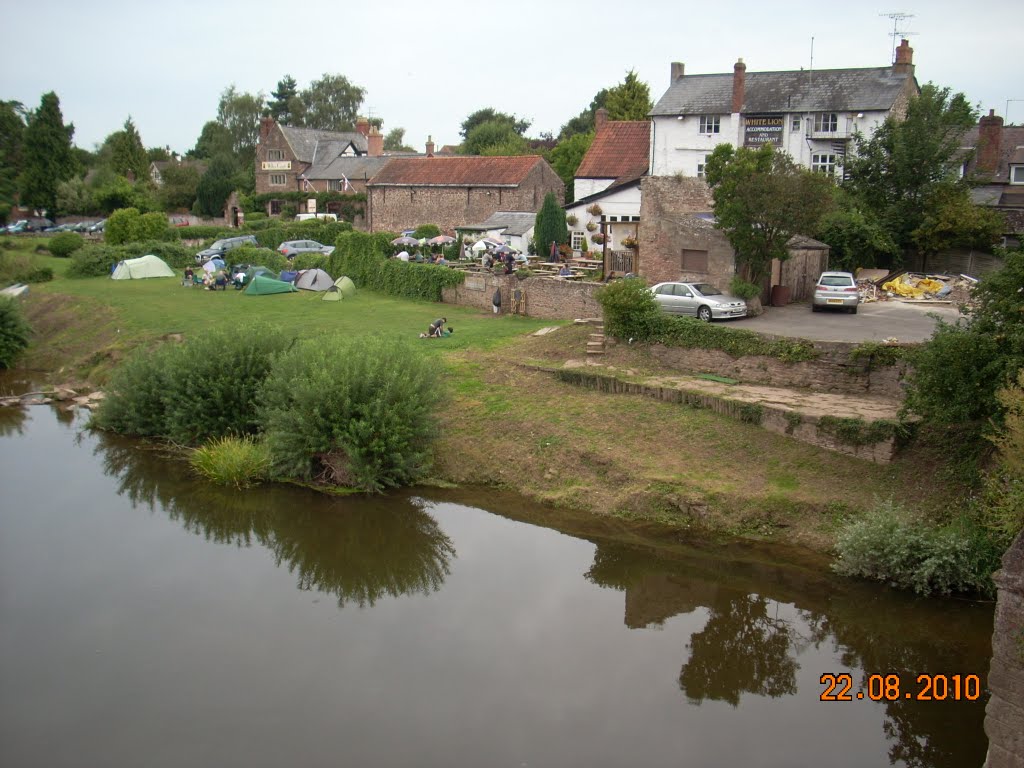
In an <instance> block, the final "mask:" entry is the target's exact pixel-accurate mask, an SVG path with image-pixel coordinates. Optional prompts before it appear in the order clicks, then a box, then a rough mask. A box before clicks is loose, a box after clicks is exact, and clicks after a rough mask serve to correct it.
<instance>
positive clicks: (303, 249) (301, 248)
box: [277, 240, 334, 259]
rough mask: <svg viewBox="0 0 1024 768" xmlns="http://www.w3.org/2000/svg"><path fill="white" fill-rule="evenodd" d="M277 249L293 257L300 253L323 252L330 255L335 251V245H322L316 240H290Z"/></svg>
mask: <svg viewBox="0 0 1024 768" xmlns="http://www.w3.org/2000/svg"><path fill="white" fill-rule="evenodd" d="M277 250H278V251H279V252H280V253H281V254H282V255H284V256H287V257H288V258H289V259H291V258H294V257H295V256H297V255H298V254H300V253H323V254H326V255H328V256H330V255H331V254H332V253H334V246H333V245H321V244H320V243H318V242H317V241H316V240H288V241H287V242H284V243H281V244H280V245H279V246H278V247H277Z"/></svg>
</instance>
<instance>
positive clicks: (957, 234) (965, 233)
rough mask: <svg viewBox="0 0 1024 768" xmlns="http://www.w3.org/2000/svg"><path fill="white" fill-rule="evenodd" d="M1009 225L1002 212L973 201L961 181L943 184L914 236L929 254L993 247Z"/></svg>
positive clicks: (926, 253) (917, 246)
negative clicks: (949, 249)
mask: <svg viewBox="0 0 1024 768" xmlns="http://www.w3.org/2000/svg"><path fill="white" fill-rule="evenodd" d="M1005 229H1006V222H1005V221H1004V219H1003V216H1002V214H1001V213H998V212H996V211H993V210H992V209H991V208H983V207H981V206H979V205H975V204H974V203H972V202H971V199H970V197H969V196H968V194H967V190H966V189H965V188H964V187H963V185H961V184H949V185H943V186H941V187H939V188H938V189H936V190H935V192H934V193H933V194H932V197H931V199H930V200H929V204H928V206H927V208H926V210H925V213H924V216H923V218H922V219H921V222H920V224H918V226H917V228H916V229H915V230H914V231H913V232H911V233H910V234H911V238H912V239H913V242H914V245H915V247H916V248H917V251H918V253H921V254H924V255H925V256H928V255H931V254H936V253H939V252H941V251H944V250H946V249H948V248H978V249H982V250H986V251H988V250H991V249H992V247H993V245H994V244H995V243H998V242H999V239H1000V235H1001V234H1002V233H1003V231H1004V230H1005Z"/></svg>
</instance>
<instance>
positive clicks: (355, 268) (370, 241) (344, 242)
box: [327, 232, 466, 301]
mask: <svg viewBox="0 0 1024 768" xmlns="http://www.w3.org/2000/svg"><path fill="white" fill-rule="evenodd" d="M393 239H394V236H393V235H389V234H388V233H381V232H378V233H375V234H373V235H368V234H366V233H364V232H348V233H346V234H343V235H341V236H340V237H339V238H338V239H337V241H336V245H335V251H334V254H333V255H332V256H331V259H330V267H329V268H328V269H327V272H328V273H329V274H330V275H331V276H332V277H340V276H341V275H347V276H348V277H350V278H351V279H352V281H353V282H354V283H355V284H356V285H357V286H359V287H360V288H369V289H370V290H374V291H379V292H381V293H386V294H388V295H389V296H401V297H403V298H407V299H426V300H428V301H441V292H442V290H443V289H444V288H446V287H448V286H454V285H461V284H462V281H463V280H465V278H466V273H465V272H460V271H457V270H453V269H449V268H448V267H442V266H438V265H436V264H416V263H414V262H405V261H398V260H397V259H391V258H389V256H390V255H391V251H392V246H391V240H393Z"/></svg>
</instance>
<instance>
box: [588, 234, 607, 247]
mask: <svg viewBox="0 0 1024 768" xmlns="http://www.w3.org/2000/svg"><path fill="white" fill-rule="evenodd" d="M590 242H592V243H593V244H594V245H604V235H603V234H602V233H600V232H598V233H596V234H593V235H591V236H590Z"/></svg>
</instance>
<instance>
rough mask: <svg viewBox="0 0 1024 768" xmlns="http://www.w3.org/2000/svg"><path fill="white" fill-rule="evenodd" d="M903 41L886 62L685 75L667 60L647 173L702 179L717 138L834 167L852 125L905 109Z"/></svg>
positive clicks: (912, 85) (912, 91) (909, 83)
mask: <svg viewBox="0 0 1024 768" xmlns="http://www.w3.org/2000/svg"><path fill="white" fill-rule="evenodd" d="M913 54H914V49H913V48H911V47H910V45H909V43H908V42H907V41H906V40H903V41H901V43H900V45H899V47H898V48H897V49H896V57H895V63H893V64H892V65H891V66H887V67H871V68H862V69H822V70H814V69H807V70H803V69H801V70H798V71H785V72H747V66H746V64H744V63H743V60H742V59H740V60H739V61H737V62H736V64H735V66H734V67H733V71H732V73H731V74H728V73H725V74H708V75H687V74H685V71H684V66H683V64H681V63H679V62H674V63H673V64H672V66H671V80H670V85H669V88H668V90H667V91H665V94H664V95H663V96H662V97H661V99H659V101H658V103H657V104H655V106H654V109H653V110H651V118H652V121H651V123H652V127H651V134H652V138H651V157H650V173H651V175H652V176H670V175H673V174H676V173H681V174H683V175H684V176H695V177H697V178H703V176H704V165H705V163H706V161H707V158H708V156H709V155H710V154H711V152H712V151H713V150H714V148H715V147H716V146H717V145H719V144H731V145H732V146H734V147H759V146H761V145H764V144H770V145H772V146H773V147H776V148H778V149H781V150H784V151H785V152H787V153H789V155H790V156H791V157H792V158H793V160H794V161H795V162H796V163H798V164H799V165H801V166H803V167H805V168H810V169H811V170H815V171H821V172H823V173H830V174H834V173H836V172H837V168H838V167H839V166H840V165H841V161H842V158H843V156H844V155H845V154H846V152H847V147H848V145H849V142H850V141H851V139H852V138H853V136H854V134H855V133H856V132H860V133H862V134H863V135H865V136H866V137H870V136H871V134H872V133H874V131H875V130H876V129H877V128H878V127H879V126H880V125H881V124H882V123H883V122H884V120H885V118H886V117H888V116H889V115H897V116H901V117H902V116H903V115H905V113H906V107H907V104H908V103H909V101H910V99H911V97H913V96H915V95H917V94H918V93H919V91H920V89H919V88H918V85H917V80H916V78H915V77H914V64H913Z"/></svg>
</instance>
